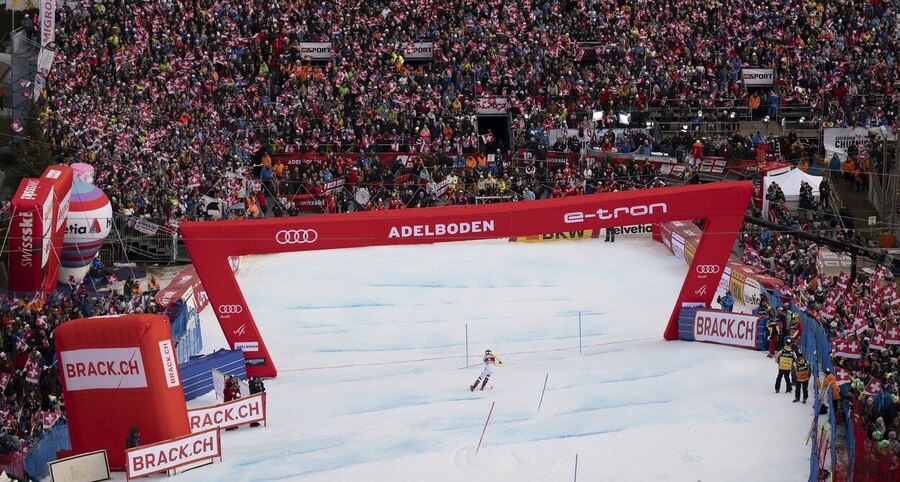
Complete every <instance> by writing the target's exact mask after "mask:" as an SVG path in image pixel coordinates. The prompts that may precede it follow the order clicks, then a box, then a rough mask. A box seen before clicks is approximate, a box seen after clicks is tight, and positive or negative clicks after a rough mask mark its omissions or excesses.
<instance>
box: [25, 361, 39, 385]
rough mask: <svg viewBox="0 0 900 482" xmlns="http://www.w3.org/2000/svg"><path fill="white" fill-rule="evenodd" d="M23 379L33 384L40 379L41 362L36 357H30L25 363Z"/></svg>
mask: <svg viewBox="0 0 900 482" xmlns="http://www.w3.org/2000/svg"><path fill="white" fill-rule="evenodd" d="M25 381H27V382H29V383H35V384H36V383H38V382H39V381H41V362H40V361H38V358H37V357H30V358H28V361H27V362H26V363H25Z"/></svg>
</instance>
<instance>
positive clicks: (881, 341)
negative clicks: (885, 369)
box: [869, 327, 887, 350]
mask: <svg viewBox="0 0 900 482" xmlns="http://www.w3.org/2000/svg"><path fill="white" fill-rule="evenodd" d="M886 343H887V339H886V338H885V336H884V330H882V329H881V328H878V327H876V328H875V334H873V335H872V339H871V340H869V349H870V350H884V349H885V348H886V347H885V344H886Z"/></svg>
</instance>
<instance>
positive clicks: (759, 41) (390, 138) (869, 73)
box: [40, 0, 900, 224]
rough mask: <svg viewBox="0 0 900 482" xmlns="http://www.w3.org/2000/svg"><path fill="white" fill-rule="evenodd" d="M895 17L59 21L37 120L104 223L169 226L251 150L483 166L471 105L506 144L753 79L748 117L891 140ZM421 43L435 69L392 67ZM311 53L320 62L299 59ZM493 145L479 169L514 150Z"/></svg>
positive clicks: (147, 16) (299, 12) (610, 123)
mask: <svg viewBox="0 0 900 482" xmlns="http://www.w3.org/2000/svg"><path fill="white" fill-rule="evenodd" d="M896 13H897V12H896V6H895V5H894V4H892V2H883V1H877V0H873V1H871V2H866V3H864V4H857V3H854V2H851V1H850V0H838V1H835V2H822V3H816V2H807V1H802V0H786V1H785V2H781V3H779V4H777V5H776V4H772V3H771V2H767V1H762V0H750V1H748V2H744V3H742V4H741V5H739V6H726V5H725V4H724V3H722V2H719V1H706V0H702V1H701V0H640V1H638V2H636V3H629V4H622V3H621V2H612V1H609V0H579V1H558V0H556V1H554V0H536V1H516V2H512V3H510V2H502V1H500V0H487V1H484V2H478V3H474V4H472V3H468V2H460V1H458V0H456V1H451V2H428V1H426V2H420V1H414V0H401V1H396V2H379V1H374V0H369V1H362V2H349V1H346V0H329V1H326V2H295V3H292V4H290V5H287V4H284V3H283V2H270V1H263V0H252V1H250V2H234V1H233V0H215V1H214V0H197V1H194V2H189V3H185V2H178V1H173V2H163V3H159V2H146V1H126V0H111V1H91V2H87V3H85V4H80V5H78V6H77V7H74V8H73V7H71V6H70V4H63V5H61V6H60V8H59V11H58V22H57V33H56V42H57V46H58V52H57V57H56V63H55V65H54V68H53V70H52V72H51V75H50V78H49V79H48V89H47V96H46V98H44V99H41V100H40V102H41V106H42V107H43V109H44V121H45V123H46V126H47V129H48V130H47V133H48V138H49V140H50V141H51V143H52V145H53V149H54V155H55V156H56V157H57V158H58V159H59V160H62V161H67V162H71V161H85V162H89V163H92V164H94V165H95V166H96V167H97V172H98V173H99V176H98V180H97V182H98V185H99V186H100V187H101V188H103V189H104V190H105V191H106V192H108V193H109V194H110V195H111V197H112V198H113V203H114V207H115V209H116V210H117V211H121V210H129V211H130V212H133V213H135V214H138V215H143V216H146V217H149V218H150V219H152V220H153V221H156V222H157V223H158V224H165V223H166V222H169V221H173V220H174V221H177V220H178V219H181V218H183V217H184V216H185V215H186V207H187V206H186V200H187V199H188V198H189V197H191V196H192V195H193V194H195V193H194V191H195V190H198V188H200V187H201V186H203V187H211V186H218V185H221V184H224V183H227V182H228V181H227V178H226V177H225V175H226V173H230V172H232V173H233V172H237V171H239V170H240V169H241V168H242V167H246V166H248V165H251V164H254V163H258V160H259V159H260V157H261V156H262V155H263V153H264V152H271V153H275V152H280V151H321V152H325V151H328V152H348V151H353V152H372V151H376V150H382V151H386V150H401V151H415V152H418V153H443V154H457V155H461V154H467V153H468V152H470V151H473V150H476V149H478V148H483V147H485V146H484V144H485V142H484V140H483V139H481V138H480V137H479V134H483V133H480V132H478V128H477V125H476V122H475V117H474V114H475V113H476V109H477V108H478V107H479V106H482V107H483V106H484V105H485V104H484V103H483V102H481V101H480V100H479V99H481V98H484V97H486V98H492V97H502V98H507V99H508V100H509V104H508V109H509V111H510V113H511V116H512V119H513V123H512V125H513V130H514V133H513V136H512V137H513V138H514V139H515V138H516V137H517V136H518V135H519V133H522V132H527V131H529V130H531V129H537V130H538V131H543V132H547V131H549V130H552V129H557V128H571V129H581V128H592V127H594V126H595V125H596V124H598V123H599V124H600V126H601V127H614V126H615V125H617V124H619V123H620V122H621V118H620V116H619V114H622V113H625V114H628V113H634V116H633V117H632V118H631V122H632V125H634V124H635V123H637V124H642V120H643V119H644V117H641V113H642V112H646V111H647V110H648V109H655V108H665V107H671V106H673V105H674V106H681V105H688V104H690V105H693V104H698V105H699V106H701V107H702V106H725V107H727V106H730V105H746V103H747V102H748V99H749V96H748V91H747V89H746V87H745V86H744V84H743V82H742V81H741V74H740V69H741V67H746V66H754V67H763V68H773V69H775V70H776V71H777V82H776V85H775V86H774V87H773V88H772V89H771V90H769V91H765V92H763V97H764V98H765V100H764V104H763V107H762V108H766V107H765V106H766V105H768V108H769V109H774V111H773V113H775V114H776V115H777V109H778V108H779V106H783V105H789V104H792V103H795V104H796V103H800V104H804V105H807V104H808V105H810V106H811V108H812V109H813V110H816V111H818V112H823V113H824V112H825V110H828V111H829V112H831V111H836V112H840V110H841V109H843V111H845V112H846V111H847V110H848V109H850V108H853V115H852V116H847V117H852V118H853V119H855V121H854V123H856V124H858V125H865V124H881V123H885V122H893V116H894V114H893V113H892V112H891V111H890V109H889V108H888V107H887V106H890V105H892V101H891V100H890V99H891V96H896V91H895V90H894V86H893V84H892V83H893V82H895V81H896V80H897V78H898V68H897V65H896V62H895V55H896V52H897V51H898V47H900V45H898V40H897V38H898V36H897V35H896V33H897V26H896V17H895V14H896ZM701 18H702V19H711V21H710V22H705V21H704V22H699V21H698V20H697V19H701ZM420 40H429V41H433V42H434V54H433V59H432V60H431V61H424V62H423V61H411V60H406V59H405V58H404V52H405V49H406V47H407V46H408V45H409V44H410V43H411V42H414V41H420ZM318 41H322V42H331V43H332V55H333V58H332V59H331V61H330V62H314V61H312V60H311V59H309V58H308V57H305V56H304V55H303V54H302V53H301V51H300V43H301V42H318ZM864 95H865V96H868V97H867V100H866V106H870V108H868V109H862V110H866V111H867V112H866V113H865V115H864V114H863V113H861V112H857V111H859V110H860V109H859V108H855V107H853V105H852V103H853V102H857V100H855V99H858V98H859V97H860V96H864ZM873 96H884V97H873ZM879 99H883V100H879ZM879 102H881V103H880V104H879ZM845 104H846V105H845ZM876 104H877V105H876ZM487 105H488V106H489V107H491V106H493V107H496V106H497V105H496V104H491V101H488V103H487ZM826 105H827V109H826ZM594 112H602V113H605V115H604V116H602V117H601V119H600V120H599V121H595V118H594V116H593V113H594ZM497 134H498V136H497V140H496V141H491V142H490V143H491V144H496V145H491V146H489V147H490V150H491V151H492V150H493V149H494V148H496V147H499V148H501V149H503V150H504V151H505V150H506V149H507V148H509V147H511V146H508V145H506V143H507V142H508V140H507V139H506V137H505V136H502V135H499V133H497ZM660 142H662V139H660ZM639 146H640V145H635V146H631V147H632V148H633V149H639V148H640V147H639ZM204 193H205V192H204Z"/></svg>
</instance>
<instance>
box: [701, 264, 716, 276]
mask: <svg viewBox="0 0 900 482" xmlns="http://www.w3.org/2000/svg"><path fill="white" fill-rule="evenodd" d="M720 269H721V268H719V266H718V265H715V264H701V265H699V266H697V272H698V273H700V274H716V273H718V272H719V270H720Z"/></svg>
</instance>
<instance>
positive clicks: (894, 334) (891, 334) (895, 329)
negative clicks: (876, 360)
mask: <svg viewBox="0 0 900 482" xmlns="http://www.w3.org/2000/svg"><path fill="white" fill-rule="evenodd" d="M884 339H885V343H887V344H888V345H900V326H897V325H888V326H887V329H886V330H885V335H884Z"/></svg>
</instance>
